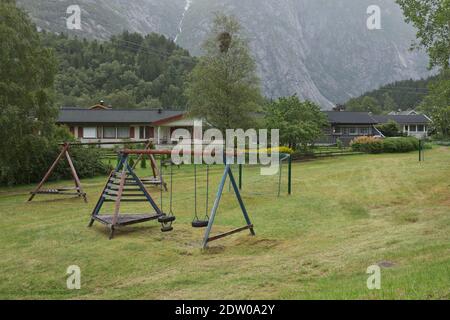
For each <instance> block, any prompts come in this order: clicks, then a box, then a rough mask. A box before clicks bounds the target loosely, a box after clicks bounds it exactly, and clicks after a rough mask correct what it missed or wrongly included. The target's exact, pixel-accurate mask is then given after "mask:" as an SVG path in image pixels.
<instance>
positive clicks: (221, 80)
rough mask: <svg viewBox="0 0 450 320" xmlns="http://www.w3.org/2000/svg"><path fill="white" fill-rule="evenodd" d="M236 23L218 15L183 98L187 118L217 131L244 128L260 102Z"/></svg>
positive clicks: (251, 62) (249, 58)
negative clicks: (204, 123) (187, 110)
mask: <svg viewBox="0 0 450 320" xmlns="http://www.w3.org/2000/svg"><path fill="white" fill-rule="evenodd" d="M240 30H241V28H240V25H239V23H238V21H237V20H236V19H235V18H233V17H229V16H226V15H221V14H218V15H216V17H215V20H214V26H213V28H212V31H211V33H210V34H209V36H208V38H207V40H206V41H205V42H204V44H203V49H204V51H205V55H204V56H202V57H201V58H200V60H199V62H198V64H197V66H196V67H195V68H194V70H193V71H192V73H191V76H190V82H189V83H188V84H187V89H186V95H187V97H188V105H189V110H190V114H191V115H192V116H197V117H201V118H204V119H205V120H206V121H207V123H209V124H210V125H212V126H213V127H215V128H217V129H219V130H221V131H222V132H223V131H225V130H226V129H236V128H244V129H245V128H248V127H249V126H250V125H251V123H252V112H253V111H255V110H257V108H258V105H259V104H260V103H261V102H262V97H261V94H260V88H259V79H258V77H257V75H256V64H255V62H254V60H253V58H252V56H251V55H250V50H249V47H248V44H247V42H246V40H244V38H243V37H242V35H241V33H240Z"/></svg>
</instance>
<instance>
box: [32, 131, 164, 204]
mask: <svg viewBox="0 0 450 320" xmlns="http://www.w3.org/2000/svg"><path fill="white" fill-rule="evenodd" d="M133 144H145V147H144V149H145V150H147V149H151V148H152V146H153V144H152V142H151V141H150V140H144V141H124V142H64V143H62V144H61V152H60V153H59V154H58V156H57V157H56V159H55V161H54V162H53V163H52V165H51V166H50V168H49V169H48V170H47V172H46V173H45V175H44V177H43V178H42V180H41V181H40V182H39V184H38V185H37V186H36V188H35V189H34V190H33V191H31V192H30V197H29V198H28V201H32V200H33V199H34V197H35V196H36V195H38V194H41V195H62V196H78V197H80V198H83V200H84V202H88V200H87V195H86V192H84V191H83V187H82V185H81V182H80V178H79V177H78V173H77V170H76V168H75V166H74V164H73V161H72V158H71V156H70V149H71V148H72V147H79V146H81V147H82V146H102V145H133ZM149 158H150V165H151V169H152V176H151V177H149V178H142V183H143V184H144V185H153V186H155V185H156V186H161V187H162V188H164V189H165V190H166V191H167V185H166V183H165V182H164V179H163V176H162V174H160V172H159V170H158V166H157V164H156V161H155V158H154V157H153V155H149ZM63 159H66V160H67V163H68V164H69V167H70V173H71V174H72V178H73V180H74V184H75V186H74V187H59V188H53V189H44V188H43V186H44V184H45V182H47V180H48V179H49V178H50V176H51V174H52V172H53V171H54V170H55V168H56V166H57V165H58V163H59V162H60V161H62V160H63ZM143 160H144V155H140V156H139V158H138V159H137V161H136V162H135V163H134V165H133V169H134V168H136V165H137V164H138V163H139V162H140V161H143Z"/></svg>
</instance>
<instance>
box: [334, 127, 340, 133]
mask: <svg viewBox="0 0 450 320" xmlns="http://www.w3.org/2000/svg"><path fill="white" fill-rule="evenodd" d="M333 133H334V134H342V129H341V127H334V129H333Z"/></svg>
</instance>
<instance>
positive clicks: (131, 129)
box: [130, 127, 134, 139]
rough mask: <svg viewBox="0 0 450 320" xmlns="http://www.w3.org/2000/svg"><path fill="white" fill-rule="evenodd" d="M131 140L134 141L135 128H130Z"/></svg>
mask: <svg viewBox="0 0 450 320" xmlns="http://www.w3.org/2000/svg"><path fill="white" fill-rule="evenodd" d="M130 138H131V139H134V127H130Z"/></svg>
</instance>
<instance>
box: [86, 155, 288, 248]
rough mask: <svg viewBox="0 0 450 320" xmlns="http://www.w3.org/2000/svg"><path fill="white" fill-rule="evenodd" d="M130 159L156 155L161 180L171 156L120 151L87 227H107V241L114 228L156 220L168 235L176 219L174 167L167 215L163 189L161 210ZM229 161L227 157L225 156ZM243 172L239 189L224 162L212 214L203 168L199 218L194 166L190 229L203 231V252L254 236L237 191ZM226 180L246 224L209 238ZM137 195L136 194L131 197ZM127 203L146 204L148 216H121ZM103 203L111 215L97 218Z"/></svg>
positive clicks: (207, 170) (144, 214)
mask: <svg viewBox="0 0 450 320" xmlns="http://www.w3.org/2000/svg"><path fill="white" fill-rule="evenodd" d="M130 155H139V156H143V155H149V156H153V155H159V156H160V157H161V160H160V161H161V165H160V171H159V172H160V174H161V176H162V171H163V165H162V156H164V155H171V151H170V150H152V149H147V150H129V149H125V150H122V151H120V161H119V163H118V165H117V167H116V168H115V169H114V170H113V171H112V172H111V175H110V176H109V178H108V180H107V182H106V184H105V187H104V189H103V191H102V193H101V195H100V198H99V200H98V201H97V204H96V206H95V208H94V210H93V211H92V214H91V220H90V223H89V227H91V226H92V225H93V223H94V222H95V221H98V222H100V223H102V224H104V225H106V226H107V227H108V228H109V229H110V236H109V237H110V239H112V238H113V236H114V231H115V229H116V228H117V227H121V226H125V225H130V224H137V223H142V222H146V221H149V220H157V221H158V222H159V223H160V224H161V231H162V232H169V231H172V230H173V227H172V223H173V222H174V221H175V219H176V218H175V215H174V213H173V164H172V163H170V169H169V170H170V172H169V174H170V180H169V181H170V188H169V197H170V198H169V211H168V212H167V213H166V212H164V210H163V194H162V188H160V206H158V205H157V204H156V202H155V200H154V199H153V198H152V196H151V195H150V194H149V193H148V191H147V190H146V189H145V187H144V184H143V182H142V180H141V179H139V177H138V176H137V175H136V174H135V172H134V170H133V167H131V166H130V165H129V157H130ZM226 157H227V158H228V156H226ZM290 163H291V162H290V158H289V182H290V181H291V178H290ZM241 174H242V170H241V169H240V170H239V185H238V183H237V182H236V179H235V177H234V174H233V172H232V167H231V164H230V163H229V161H228V159H226V161H225V168H224V171H223V174H222V177H221V179H220V183H219V186H218V190H217V193H216V196H215V200H214V203H213V206H212V208H211V211H209V185H210V182H209V180H210V168H209V166H206V203H205V214H204V216H203V217H200V216H201V214H199V212H198V208H197V202H198V201H197V200H198V199H197V165H195V164H194V218H193V220H192V222H191V226H192V227H193V228H206V230H205V233H204V236H203V241H202V248H206V247H207V245H208V243H209V242H211V241H214V240H218V239H221V238H224V237H226V236H229V235H232V234H235V233H238V232H241V231H245V230H249V231H250V234H251V235H255V231H254V226H253V224H252V222H251V220H250V217H249V214H248V212H247V209H246V207H245V204H244V201H243V199H242V196H241V193H240V187H241V186H242V177H241ZM227 179H229V182H230V184H231V186H232V188H233V191H234V193H235V196H236V199H237V201H238V204H239V207H240V209H241V212H242V215H243V218H244V221H245V224H244V225H243V226H241V227H238V228H236V229H232V230H230V231H227V232H224V233H220V234H217V235H211V229H212V227H213V224H214V220H215V217H216V214H217V210H218V208H219V203H220V201H221V198H222V194H223V191H224V187H225V184H226V181H227ZM134 191H137V192H136V193H133V192H134ZM290 192H291V187H290V184H289V194H290ZM129 201H133V202H135V201H142V202H148V203H149V205H150V207H151V208H152V209H153V210H152V212H151V213H133V214H127V213H121V210H120V209H121V202H129ZM105 202H114V203H115V206H114V212H113V213H112V214H100V211H101V209H102V206H103V204H104V203H105Z"/></svg>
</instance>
